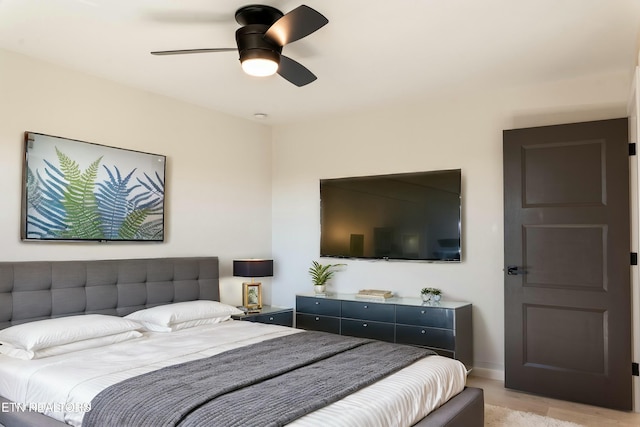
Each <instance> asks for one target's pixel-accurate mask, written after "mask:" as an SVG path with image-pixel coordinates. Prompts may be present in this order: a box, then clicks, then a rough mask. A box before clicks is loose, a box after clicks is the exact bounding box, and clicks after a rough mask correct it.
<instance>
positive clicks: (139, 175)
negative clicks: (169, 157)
mask: <svg viewBox="0 0 640 427" xmlns="http://www.w3.org/2000/svg"><path fill="white" fill-rule="evenodd" d="M28 136H29V138H31V139H29V140H28V146H27V152H28V156H27V158H28V164H27V168H26V170H25V175H26V182H25V201H24V203H25V209H26V213H25V215H24V216H25V224H24V231H23V236H25V237H26V238H27V239H35V240H99V241H102V240H123V241H133V240H143V241H145V240H149V241H163V240H164V179H163V177H164V157H163V156H155V157H154V155H149V154H146V153H138V152H131V153H132V154H131V156H132V157H131V158H129V157H126V158H124V157H122V156H123V150H121V149H115V148H111V147H103V146H98V147H102V150H100V151H104V152H105V153H104V154H103V153H102V152H98V151H96V150H95V149H93V151H90V150H91V149H86V148H87V147H91V146H93V145H92V144H87V143H83V146H82V147H81V148H82V149H84V151H82V149H79V150H76V148H78V147H76V146H73V144H77V143H78V141H73V140H65V139H62V138H56V137H50V136H48V135H41V134H33V133H29V134H28ZM46 140H56V144H55V145H54V146H52V147H46V146H45V144H44V143H43V144H42V146H43V148H42V150H43V151H44V150H45V148H44V147H46V155H43V154H41V153H40V152H38V154H39V155H40V156H41V158H38V157H37V156H35V154H34V155H32V157H29V155H30V154H32V153H31V152H29V151H28V150H29V148H33V147H35V146H36V144H35V142H37V143H38V148H40V143H41V142H43V141H44V142H47V141H46ZM34 141H35V142H34ZM59 145H61V146H62V148H60V147H59ZM70 152H74V153H78V154H77V155H78V156H79V157H75V156H74V155H70V154H69V153H70ZM90 153H94V154H95V153H98V155H95V157H93V158H91V157H88V156H89V154H90ZM110 153H112V154H114V155H113V156H110V155H109V154H110ZM54 156H55V158H54ZM115 157H118V159H119V160H121V162H119V163H118V164H114V163H113V162H114V161H113V158H115ZM123 159H124V160H123ZM56 160H57V164H55V161H56ZM150 160H154V161H157V164H156V163H151V162H150ZM31 163H33V164H34V165H36V166H34V167H31ZM82 164H85V165H87V166H86V168H85V169H83V166H82ZM138 164H140V165H141V167H142V168H143V170H140V168H139V167H138ZM123 165H124V167H123ZM145 167H146V169H145ZM150 168H151V169H150ZM123 169H124V170H123ZM149 169H150V170H149ZM154 169H159V170H154Z"/></svg>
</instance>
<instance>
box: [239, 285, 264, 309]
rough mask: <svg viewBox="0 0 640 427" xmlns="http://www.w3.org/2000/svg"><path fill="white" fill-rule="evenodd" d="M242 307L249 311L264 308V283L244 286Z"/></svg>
mask: <svg viewBox="0 0 640 427" xmlns="http://www.w3.org/2000/svg"><path fill="white" fill-rule="evenodd" d="M242 305H243V306H245V307H247V308H248V309H249V310H251V309H258V308H262V283H243V284H242Z"/></svg>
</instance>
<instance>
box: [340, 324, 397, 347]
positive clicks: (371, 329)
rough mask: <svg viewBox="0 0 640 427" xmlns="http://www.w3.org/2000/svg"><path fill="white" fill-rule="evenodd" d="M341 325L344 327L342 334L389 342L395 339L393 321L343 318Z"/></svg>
mask: <svg viewBox="0 0 640 427" xmlns="http://www.w3.org/2000/svg"><path fill="white" fill-rule="evenodd" d="M340 326H341V328H342V335H349V336H352V337H360V338H370V339H375V340H380V341H388V342H393V341H394V325H393V323H382V322H371V321H362V320H351V319H342V320H341V322H340Z"/></svg>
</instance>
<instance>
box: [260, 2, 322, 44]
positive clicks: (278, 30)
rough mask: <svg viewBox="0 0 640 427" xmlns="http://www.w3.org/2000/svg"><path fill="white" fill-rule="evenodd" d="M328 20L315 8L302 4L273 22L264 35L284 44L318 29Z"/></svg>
mask: <svg viewBox="0 0 640 427" xmlns="http://www.w3.org/2000/svg"><path fill="white" fill-rule="evenodd" d="M328 22H329V20H328V19H327V18H325V17H324V15H322V14H321V13H320V12H318V11H317V10H315V9H312V8H310V7H309V6H305V5H302V6H298V7H297V8H295V9H293V10H292V11H291V12H289V13H287V14H286V15H284V16H283V17H282V18H280V19H278V20H277V21H276V22H274V24H273V25H272V26H271V27H270V28H269V29H268V30H267V32H266V33H265V34H264V35H265V37H267V38H269V39H271V40H274V41H276V43H278V44H279V45H280V46H284V45H285V44H287V43H292V42H294V41H296V40H300V39H301V38H303V37H306V36H308V35H309V34H311V33H313V32H315V31H317V30H319V29H320V28H322V27H324V26H325V25H327V23H328Z"/></svg>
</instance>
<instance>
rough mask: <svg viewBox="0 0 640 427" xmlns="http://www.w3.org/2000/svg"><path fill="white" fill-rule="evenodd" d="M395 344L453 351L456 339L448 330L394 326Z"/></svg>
mask: <svg viewBox="0 0 640 427" xmlns="http://www.w3.org/2000/svg"><path fill="white" fill-rule="evenodd" d="M396 342H397V343H399V344H411V345H419V346H421V347H436V348H441V349H444V350H451V351H455V342H456V339H455V335H454V333H453V331H452V330H448V329H438V328H427V327H420V326H408V325H396Z"/></svg>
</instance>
